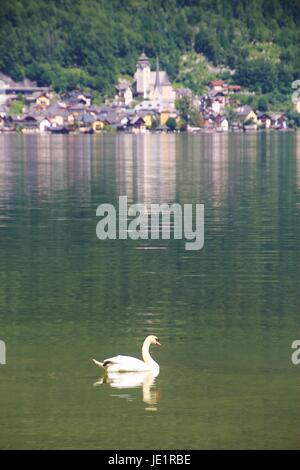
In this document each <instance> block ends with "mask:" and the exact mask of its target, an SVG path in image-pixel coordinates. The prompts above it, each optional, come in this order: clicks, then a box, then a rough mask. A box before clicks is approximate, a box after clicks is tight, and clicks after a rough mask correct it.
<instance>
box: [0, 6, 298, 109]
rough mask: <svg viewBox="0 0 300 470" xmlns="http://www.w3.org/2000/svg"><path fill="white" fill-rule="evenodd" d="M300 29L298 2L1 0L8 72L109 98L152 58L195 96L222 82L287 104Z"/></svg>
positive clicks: (2, 52)
mask: <svg viewBox="0 0 300 470" xmlns="http://www.w3.org/2000/svg"><path fill="white" fill-rule="evenodd" d="M299 20H300V3H299V0H294V1H290V0H248V1H245V0H127V1H126V0H47V1H45V0H1V8H0V71H2V72H4V73H6V74H8V75H11V76H12V77H13V78H14V79H16V80H20V79H22V78H24V77H29V78H31V79H35V80H37V81H38V83H39V84H41V85H45V84H52V85H53V86H54V87H55V89H57V90H58V91H61V90H65V89H70V88H74V87H81V88H87V89H94V90H98V91H99V92H100V93H101V94H102V95H104V94H110V93H111V92H112V90H113V86H114V84H115V83H116V81H117V79H118V77H119V76H122V75H123V76H126V75H131V76H132V74H133V72H134V70H135V64H136V60H137V57H138V56H139V54H140V53H141V50H142V49H144V50H145V52H146V54H147V55H148V56H149V57H151V58H153V65H154V61H155V56H156V55H157V54H158V55H159V57H160V61H161V64H162V66H163V67H164V68H165V69H167V71H168V73H169V75H170V77H171V79H172V80H173V82H175V83H176V82H177V83H178V85H179V84H181V85H184V86H190V87H191V88H192V89H193V90H194V91H195V92H200V91H201V87H202V86H203V83H204V84H205V81H207V80H209V79H210V78H211V76H212V75H215V76H223V78H228V79H230V80H231V81H232V83H239V84H240V85H242V86H243V87H246V88H247V89H248V90H250V91H256V92H257V93H258V94H263V95H264V96H266V97H267V98H268V99H269V100H271V101H272V99H273V100H275V101H276V100H279V101H280V100H284V99H285V98H286V97H287V95H288V94H289V95H290V94H291V83H292V82H293V80H296V79H299V78H300V24H299V23H300V21H299ZM220 66H223V69H222V70H221V71H220V69H219V68H220ZM218 67H219V68H218ZM224 70H225V71H224ZM233 71H235V73H233Z"/></svg>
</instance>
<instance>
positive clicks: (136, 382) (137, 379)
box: [108, 371, 151, 388]
mask: <svg viewBox="0 0 300 470" xmlns="http://www.w3.org/2000/svg"><path fill="white" fill-rule="evenodd" d="M148 374H151V372H148V371H141V372H125V373H124V372H108V379H109V380H110V386H111V387H113V388H136V387H140V386H141V385H143V383H144V380H145V378H146V377H147V375H148Z"/></svg>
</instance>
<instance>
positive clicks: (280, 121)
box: [270, 113, 288, 130]
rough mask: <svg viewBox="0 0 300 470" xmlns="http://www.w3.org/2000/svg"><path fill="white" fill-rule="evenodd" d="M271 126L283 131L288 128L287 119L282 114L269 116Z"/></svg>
mask: <svg viewBox="0 0 300 470" xmlns="http://www.w3.org/2000/svg"><path fill="white" fill-rule="evenodd" d="M270 117H271V125H272V127H273V128H274V129H277V130H284V129H287V128H288V119H287V117H286V116H285V115H284V114H282V113H274V114H271V116H270Z"/></svg>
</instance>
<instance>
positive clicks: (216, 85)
mask: <svg viewBox="0 0 300 470" xmlns="http://www.w3.org/2000/svg"><path fill="white" fill-rule="evenodd" d="M223 87H224V81H223V80H212V81H211V82H210V83H209V88H210V89H211V90H212V91H214V92H217V91H223Z"/></svg>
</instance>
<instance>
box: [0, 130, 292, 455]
mask: <svg viewBox="0 0 300 470" xmlns="http://www.w3.org/2000/svg"><path fill="white" fill-rule="evenodd" d="M119 195H127V196H128V201H129V203H132V202H145V203H151V202H160V203H163V202H167V203H171V202H174V201H178V202H180V203H181V204H183V203H204V204H205V245H204V248H203V250H201V251H185V249H184V243H183V242H182V241H177V240H176V241H174V240H170V241H165V240H164V241H138V242H134V241H132V240H128V241H124V240H123V241H105V242H104V241H99V240H98V239H97V238H96V236H95V228H96V223H97V221H98V219H97V218H96V215H95V212H96V208H97V206H98V205H99V204H100V203H103V202H110V203H115V204H116V201H117V200H118V196H119ZM299 235H300V134H299V133H298V134H296V133H281V134H279V133H277V134H275V133H270V134H251V135H250V134H249V135H219V134H218V135H202V136H199V135H192V136H175V135H160V136H152V135H144V136H130V135H124V136H121V135H118V136H113V135H105V136H69V137H64V136H56V137H54V136H51V137H49V136H27V137H24V136H19V135H14V136H8V135H1V136H0V264H1V268H0V339H2V340H4V341H5V342H6V346H7V364H6V365H1V366H0V448H4V449H9V448H22V449H24V448H34V449H43V448H63V449H69V448H90V449H141V448H144V449H147V448H150V449H151V448H153V449H195V448H198V449H207V448H214V449H217V448H222V449H224V448H226V449H232V448H272V449H274V448H298V449H299V448H300V431H299V419H300V393H299V392H300V377H299V376H300V366H294V365H292V363H291V359H290V358H291V352H292V350H291V343H292V341H293V340H295V339H300V296H299V288H300V239H299ZM150 333H153V334H155V335H157V336H158V337H159V338H160V340H161V342H162V344H163V346H162V347H161V348H155V347H153V356H154V357H155V359H156V360H157V361H158V362H159V364H160V366H161V372H160V375H159V376H158V377H157V379H156V381H155V383H153V384H152V385H151V381H150V383H149V382H146V383H144V386H143V387H141V386H138V387H136V388H131V387H128V383H127V384H126V383H125V384H123V385H125V388H118V387H117V386H116V385H119V387H120V384H115V387H112V386H111V385H110V384H102V385H101V384H99V385H98V386H97V385H94V383H95V382H97V380H98V379H99V377H100V374H99V372H100V370H99V369H97V368H96V367H95V366H94V364H92V362H91V358H92V357H96V358H97V359H98V360H101V359H103V358H105V357H108V356H112V355H114V354H118V353H123V354H131V355H134V356H139V355H140V348H141V344H142V341H143V339H144V337H145V336H146V335H148V334H150Z"/></svg>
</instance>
